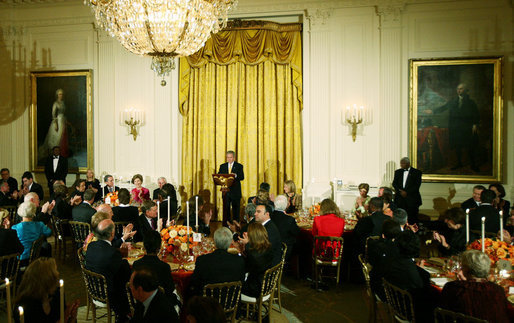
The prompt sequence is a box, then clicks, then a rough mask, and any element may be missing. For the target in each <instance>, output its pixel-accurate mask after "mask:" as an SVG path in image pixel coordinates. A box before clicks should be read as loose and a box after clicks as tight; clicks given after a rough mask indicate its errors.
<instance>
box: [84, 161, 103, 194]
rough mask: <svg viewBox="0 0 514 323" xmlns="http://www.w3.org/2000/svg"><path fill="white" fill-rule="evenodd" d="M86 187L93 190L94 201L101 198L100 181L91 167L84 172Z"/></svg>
mask: <svg viewBox="0 0 514 323" xmlns="http://www.w3.org/2000/svg"><path fill="white" fill-rule="evenodd" d="M86 189H90V190H93V192H95V202H96V201H100V200H101V199H102V192H101V190H102V187H101V186H100V181H99V180H98V179H97V178H95V172H94V171H93V170H92V169H91V168H90V169H88V170H87V172H86Z"/></svg>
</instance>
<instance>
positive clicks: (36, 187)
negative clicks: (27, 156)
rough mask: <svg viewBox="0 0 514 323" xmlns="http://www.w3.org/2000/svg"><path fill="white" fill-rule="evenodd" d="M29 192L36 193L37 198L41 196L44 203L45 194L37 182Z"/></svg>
mask: <svg viewBox="0 0 514 323" xmlns="http://www.w3.org/2000/svg"><path fill="white" fill-rule="evenodd" d="M29 192H34V193H36V194H37V196H39V201H41V202H42V201H43V198H44V197H45V193H44V192H43V187H42V186H41V185H39V184H38V183H36V182H32V185H31V186H30V190H29Z"/></svg>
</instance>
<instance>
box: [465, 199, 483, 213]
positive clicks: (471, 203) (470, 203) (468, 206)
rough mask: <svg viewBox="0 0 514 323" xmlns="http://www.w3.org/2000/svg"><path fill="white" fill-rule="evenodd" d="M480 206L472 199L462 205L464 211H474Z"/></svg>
mask: <svg viewBox="0 0 514 323" xmlns="http://www.w3.org/2000/svg"><path fill="white" fill-rule="evenodd" d="M479 203H480V202H479ZM479 206H480V205H479V204H477V202H476V201H475V200H474V199H473V198H472V197H470V198H469V199H467V200H465V201H464V202H462V204H461V205H460V207H461V209H463V210H464V211H466V209H469V210H470V211H471V210H474V209H476V208H477V207H479Z"/></svg>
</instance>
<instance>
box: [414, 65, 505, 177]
mask: <svg viewBox="0 0 514 323" xmlns="http://www.w3.org/2000/svg"><path fill="white" fill-rule="evenodd" d="M409 92H410V154H411V156H410V157H411V161H412V165H413V166H414V167H416V168H418V169H420V170H421V171H422V172H423V181H426V182H478V183H487V182H499V181H501V180H502V136H503V127H502V126H503V125H502V122H503V118H502V57H480V58H453V59H428V60H425V59H411V60H410V91H409Z"/></svg>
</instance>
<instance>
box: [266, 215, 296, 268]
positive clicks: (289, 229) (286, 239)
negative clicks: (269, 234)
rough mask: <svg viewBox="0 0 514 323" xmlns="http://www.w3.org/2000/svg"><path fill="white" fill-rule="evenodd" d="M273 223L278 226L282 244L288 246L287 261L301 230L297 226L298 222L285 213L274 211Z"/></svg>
mask: <svg viewBox="0 0 514 323" xmlns="http://www.w3.org/2000/svg"><path fill="white" fill-rule="evenodd" d="M271 221H273V223H275V225H276V226H277V228H278V231H279V232H280V237H281V238H282V242H283V243H285V244H286V245H287V252H286V259H289V256H290V255H291V252H292V251H293V246H294V244H295V242H296V237H297V236H298V234H299V233H300V228H299V227H298V225H297V224H296V220H295V219H294V218H293V217H292V216H289V215H287V214H285V213H284V212H283V211H274V212H273V213H272V214H271Z"/></svg>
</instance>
